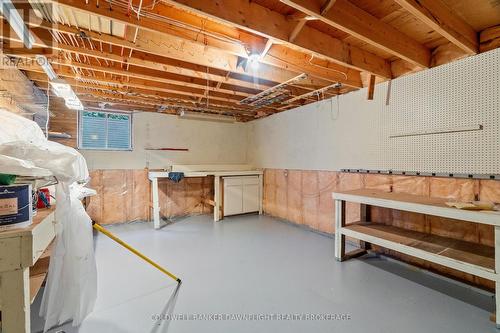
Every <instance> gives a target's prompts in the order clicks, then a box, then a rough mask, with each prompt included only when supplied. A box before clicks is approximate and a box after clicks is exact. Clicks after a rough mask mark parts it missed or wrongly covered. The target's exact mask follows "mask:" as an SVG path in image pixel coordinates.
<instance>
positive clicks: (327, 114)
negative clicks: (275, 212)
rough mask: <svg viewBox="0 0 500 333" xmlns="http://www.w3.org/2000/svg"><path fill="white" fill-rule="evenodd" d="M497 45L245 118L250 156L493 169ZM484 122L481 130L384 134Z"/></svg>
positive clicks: (281, 161) (252, 159) (292, 165)
mask: <svg viewBox="0 0 500 333" xmlns="http://www.w3.org/2000/svg"><path fill="white" fill-rule="evenodd" d="M499 77H500V49H497V50H494V51H490V52H488V53H484V54H481V55H478V56H474V57H469V58H466V59H463V60H461V61H458V62H454V63H451V64H447V65H443V66H439V67H436V68H433V69H430V70H426V71H422V72H419V73H417V74H413V75H409V76H407V77H402V78H398V79H395V80H393V81H392V84H391V90H390V100H389V101H390V102H389V105H386V97H387V90H388V89H387V88H388V83H384V84H379V85H377V86H376V90H375V99H374V100H373V101H368V100H367V99H366V89H363V90H360V91H357V92H353V93H349V94H346V95H342V96H340V97H338V99H337V98H333V99H331V100H326V101H323V102H319V103H315V104H312V105H311V104H310V105H307V106H304V107H301V108H297V109H294V110H291V111H286V112H283V113H279V114H276V115H273V116H271V117H268V118H264V119H261V120H257V121H253V122H250V123H249V125H248V126H249V147H248V150H249V153H248V157H249V163H251V164H254V165H256V166H259V167H264V168H285V169H313V170H339V169H349V168H352V169H375V170H390V169H392V170H399V171H420V172H452V173H482V174H500V162H499V161H500V93H499V92H500V79H499ZM479 124H481V125H483V126H484V129H483V130H482V131H476V132H467V133H464V132H462V133H448V134H436V135H426V136H416V137H406V138H392V139H391V138H389V136H390V135H393V134H399V133H409V132H414V131H419V130H438V129H442V128H457V127H460V126H471V125H479Z"/></svg>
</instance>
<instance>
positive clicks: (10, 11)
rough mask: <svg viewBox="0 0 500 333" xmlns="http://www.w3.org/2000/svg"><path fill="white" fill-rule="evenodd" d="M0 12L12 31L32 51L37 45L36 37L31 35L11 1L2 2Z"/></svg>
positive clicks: (4, 0) (3, 0)
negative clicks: (35, 44)
mask: <svg viewBox="0 0 500 333" xmlns="http://www.w3.org/2000/svg"><path fill="white" fill-rule="evenodd" d="M0 12H1V14H2V15H3V17H5V18H6V19H7V21H8V22H9V24H10V26H11V27H12V30H14V31H15V33H16V34H17V35H18V36H19V38H20V39H21V40H22V41H23V44H24V46H25V47H26V48H28V49H31V48H32V47H33V44H34V43H35V37H33V35H32V34H31V32H30V31H29V29H28V27H27V26H26V24H24V21H23V19H22V18H21V15H19V12H18V11H17V9H16V7H14V4H13V3H12V1H11V0H2V1H1V3H0Z"/></svg>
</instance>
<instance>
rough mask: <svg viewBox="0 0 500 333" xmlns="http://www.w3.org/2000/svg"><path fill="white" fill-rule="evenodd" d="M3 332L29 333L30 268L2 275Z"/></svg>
mask: <svg viewBox="0 0 500 333" xmlns="http://www.w3.org/2000/svg"><path fill="white" fill-rule="evenodd" d="M0 294H1V295H2V297H1V301H2V304H1V309H2V330H1V331H2V332H6V333H8V332H19V333H22V332H24V333H29V332H31V327H30V285H29V268H21V269H16V270H14V271H7V272H2V273H0Z"/></svg>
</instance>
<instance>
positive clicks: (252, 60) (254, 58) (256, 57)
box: [247, 52, 260, 71]
mask: <svg viewBox="0 0 500 333" xmlns="http://www.w3.org/2000/svg"><path fill="white" fill-rule="evenodd" d="M259 66H260V54H258V53H254V52H252V53H250V55H249V56H248V59H247V67H250V68H251V69H252V70H254V71H256V70H258V69H259Z"/></svg>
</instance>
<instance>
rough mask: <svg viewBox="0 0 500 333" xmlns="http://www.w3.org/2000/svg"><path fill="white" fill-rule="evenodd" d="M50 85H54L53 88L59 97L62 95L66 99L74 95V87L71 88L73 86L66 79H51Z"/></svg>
mask: <svg viewBox="0 0 500 333" xmlns="http://www.w3.org/2000/svg"><path fill="white" fill-rule="evenodd" d="M50 85H51V86H52V90H53V91H54V94H56V96H57V97H61V98H64V99H66V98H71V97H73V95H72V93H73V89H71V86H70V85H69V83H67V82H66V81H64V80H62V79H57V80H54V81H50ZM73 94H74V93H73Z"/></svg>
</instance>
